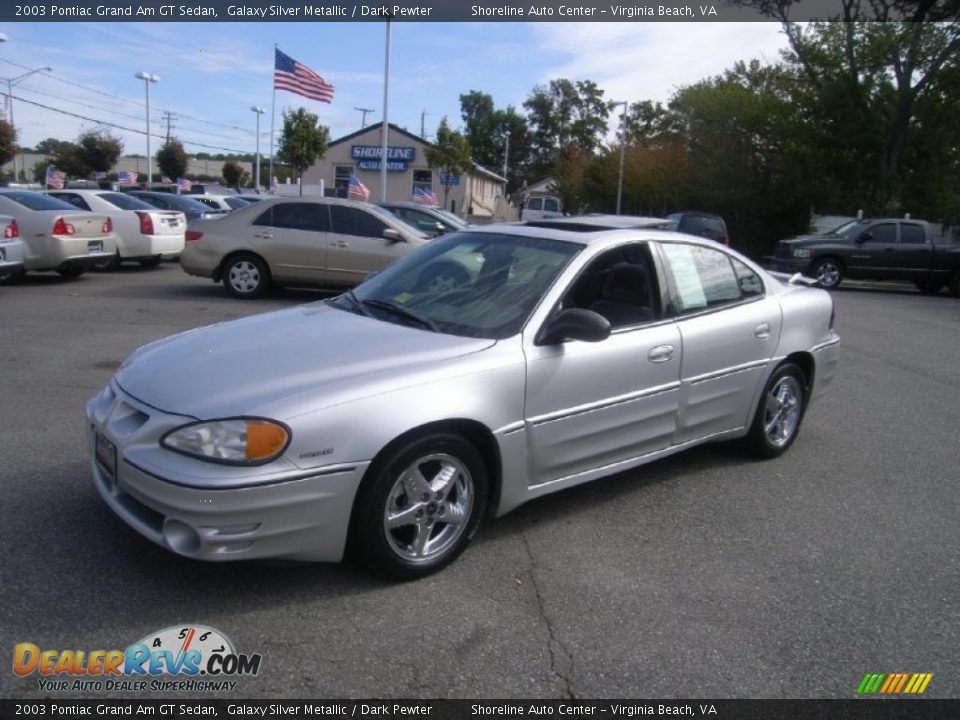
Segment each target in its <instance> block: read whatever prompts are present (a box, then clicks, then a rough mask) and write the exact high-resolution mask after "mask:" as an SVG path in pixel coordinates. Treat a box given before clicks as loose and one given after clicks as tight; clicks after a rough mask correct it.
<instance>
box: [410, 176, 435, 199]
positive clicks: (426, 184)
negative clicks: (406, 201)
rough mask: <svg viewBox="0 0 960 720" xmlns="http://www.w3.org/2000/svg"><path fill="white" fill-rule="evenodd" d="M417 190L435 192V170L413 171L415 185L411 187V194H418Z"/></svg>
mask: <svg viewBox="0 0 960 720" xmlns="http://www.w3.org/2000/svg"><path fill="white" fill-rule="evenodd" d="M417 190H426V191H427V192H433V170H414V171H413V187H412V188H411V189H410V194H411V195H416V194H417Z"/></svg>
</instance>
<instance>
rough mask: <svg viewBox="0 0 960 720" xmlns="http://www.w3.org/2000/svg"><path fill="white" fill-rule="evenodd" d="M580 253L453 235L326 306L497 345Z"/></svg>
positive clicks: (545, 244)
mask: <svg viewBox="0 0 960 720" xmlns="http://www.w3.org/2000/svg"><path fill="white" fill-rule="evenodd" d="M582 248H583V246H582V245H579V244H576V243H570V242H563V241H560V240H548V239H544V238H529V237H516V236H512V235H503V234H500V233H453V234H451V235H447V236H445V237H443V238H440V239H438V240H434V241H432V242H431V243H429V244H428V245H424V246H423V247H421V248H420V249H419V250H417V251H416V252H413V253H411V254H410V255H407V256H406V257H405V258H403V259H401V260H399V261H397V262H395V263H393V264H392V265H390V266H389V267H388V268H387V269H386V270H384V271H383V272H381V273H380V274H378V275H376V276H374V277H373V278H371V279H369V280H367V281H366V282H365V283H363V284H362V285H360V286H359V287H357V288H356V289H355V290H354V292H353V293H348V294H347V295H341V296H340V297H339V298H335V299H334V300H332V301H331V304H332V305H333V306H334V307H337V308H340V309H342V310H347V311H349V312H356V313H360V314H363V315H369V316H371V317H375V318H377V319H378V320H383V321H385V322H394V323H399V324H408V325H411V326H414V327H422V328H427V329H430V330H433V331H435V332H442V333H448V334H451V335H461V336H465V337H475V338H487V339H491V340H499V339H501V338H506V337H510V336H511V335H516V334H517V333H518V332H520V329H521V328H522V327H523V324H524V323H525V322H526V321H527V318H528V317H529V316H530V313H532V312H533V310H534V308H536V306H537V304H538V303H539V302H540V299H541V298H542V297H543V295H544V293H545V292H546V291H547V289H548V288H549V287H550V286H551V285H552V284H553V282H554V280H556V278H557V275H559V274H560V272H561V271H562V270H563V268H564V267H566V265H567V263H568V262H569V261H570V259H571V258H572V257H574V256H575V255H576V254H577V253H578V252H580V250H582Z"/></svg>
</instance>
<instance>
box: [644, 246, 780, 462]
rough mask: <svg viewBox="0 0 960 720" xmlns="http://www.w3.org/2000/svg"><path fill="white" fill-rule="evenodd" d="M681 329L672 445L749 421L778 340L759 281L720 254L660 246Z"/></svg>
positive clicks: (774, 309) (771, 306)
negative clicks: (680, 354) (674, 431)
mask: <svg viewBox="0 0 960 720" xmlns="http://www.w3.org/2000/svg"><path fill="white" fill-rule="evenodd" d="M660 250H661V256H662V258H663V260H664V264H665V266H666V273H665V274H666V276H667V282H668V285H669V287H670V294H671V297H672V305H673V314H674V316H675V318H676V321H677V327H678V328H679V330H680V340H681V343H682V346H683V361H682V365H681V368H680V382H681V389H680V412H679V417H678V421H677V432H676V435H675V437H674V444H677V445H680V444H683V443H686V442H690V441H693V440H698V439H701V438H707V437H710V436H713V435H718V434H720V433H724V432H727V431H730V430H737V429H739V428H742V427H744V426H745V425H746V424H747V423H749V420H750V415H751V411H752V409H753V398H754V396H755V394H756V390H757V387H758V385H759V383H760V381H761V380H762V378H763V376H764V369H765V368H766V366H767V365H768V364H769V363H770V360H771V358H772V357H773V353H774V352H775V351H776V347H777V343H778V341H779V338H780V328H781V311H780V304H779V303H778V302H777V301H776V300H775V299H774V298H772V297H767V296H766V291H765V288H764V285H763V281H762V280H761V279H760V277H759V276H758V275H757V274H756V273H755V272H753V270H751V269H750V268H749V267H748V266H747V265H745V264H744V263H742V262H741V261H740V260H738V259H737V258H734V257H733V256H731V255H728V254H727V253H725V252H723V251H722V250H720V249H716V250H714V249H713V248H707V247H701V246H698V245H687V244H683V243H661V244H660Z"/></svg>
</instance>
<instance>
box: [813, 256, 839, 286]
mask: <svg viewBox="0 0 960 720" xmlns="http://www.w3.org/2000/svg"><path fill="white" fill-rule="evenodd" d="M810 272H811V274H812V275H813V277H815V278H816V279H817V285H819V286H820V287H822V288H823V289H824V290H833V289H834V288H836V287H837V286H839V285H840V281H841V280H843V265H841V264H840V261H839V260H835V259H834V258H823V259H822V260H817V261H816V262H815V263H814V264H813V267H812V269H811V271H810Z"/></svg>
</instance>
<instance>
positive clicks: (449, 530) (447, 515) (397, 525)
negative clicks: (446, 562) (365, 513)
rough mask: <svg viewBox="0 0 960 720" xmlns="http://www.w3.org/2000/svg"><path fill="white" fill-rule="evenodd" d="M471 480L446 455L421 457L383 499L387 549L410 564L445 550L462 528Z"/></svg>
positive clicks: (467, 516)
mask: <svg viewBox="0 0 960 720" xmlns="http://www.w3.org/2000/svg"><path fill="white" fill-rule="evenodd" d="M473 505H474V487H473V478H472V477H471V476H470V471H469V470H468V469H467V467H466V465H464V464H463V463H462V462H460V460H458V459H457V458H455V457H452V456H451V455H446V454H434V455H426V456H424V457H421V458H419V459H418V460H416V461H414V462H413V463H411V464H410V466H409V467H407V469H406V470H404V471H403V472H402V473H400V475H399V476H398V477H397V480H396V482H395V483H394V485H393V487H392V488H391V489H390V493H389V495H388V496H387V503H386V506H385V508H384V512H383V529H384V533H385V535H386V538H387V543H388V544H389V546H390V549H391V550H393V552H395V553H396V554H397V555H398V556H399V557H401V558H402V559H404V560H406V561H408V562H412V563H423V562H427V561H429V560H432V559H434V558H436V557H438V556H440V555H443V554H444V553H445V552H447V551H448V550H450V549H451V548H452V547H453V546H454V545H455V544H456V543H457V540H459V539H460V536H461V535H463V533H464V532H465V531H466V529H467V524H468V522H469V520H470V514H471V512H472V510H473Z"/></svg>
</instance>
